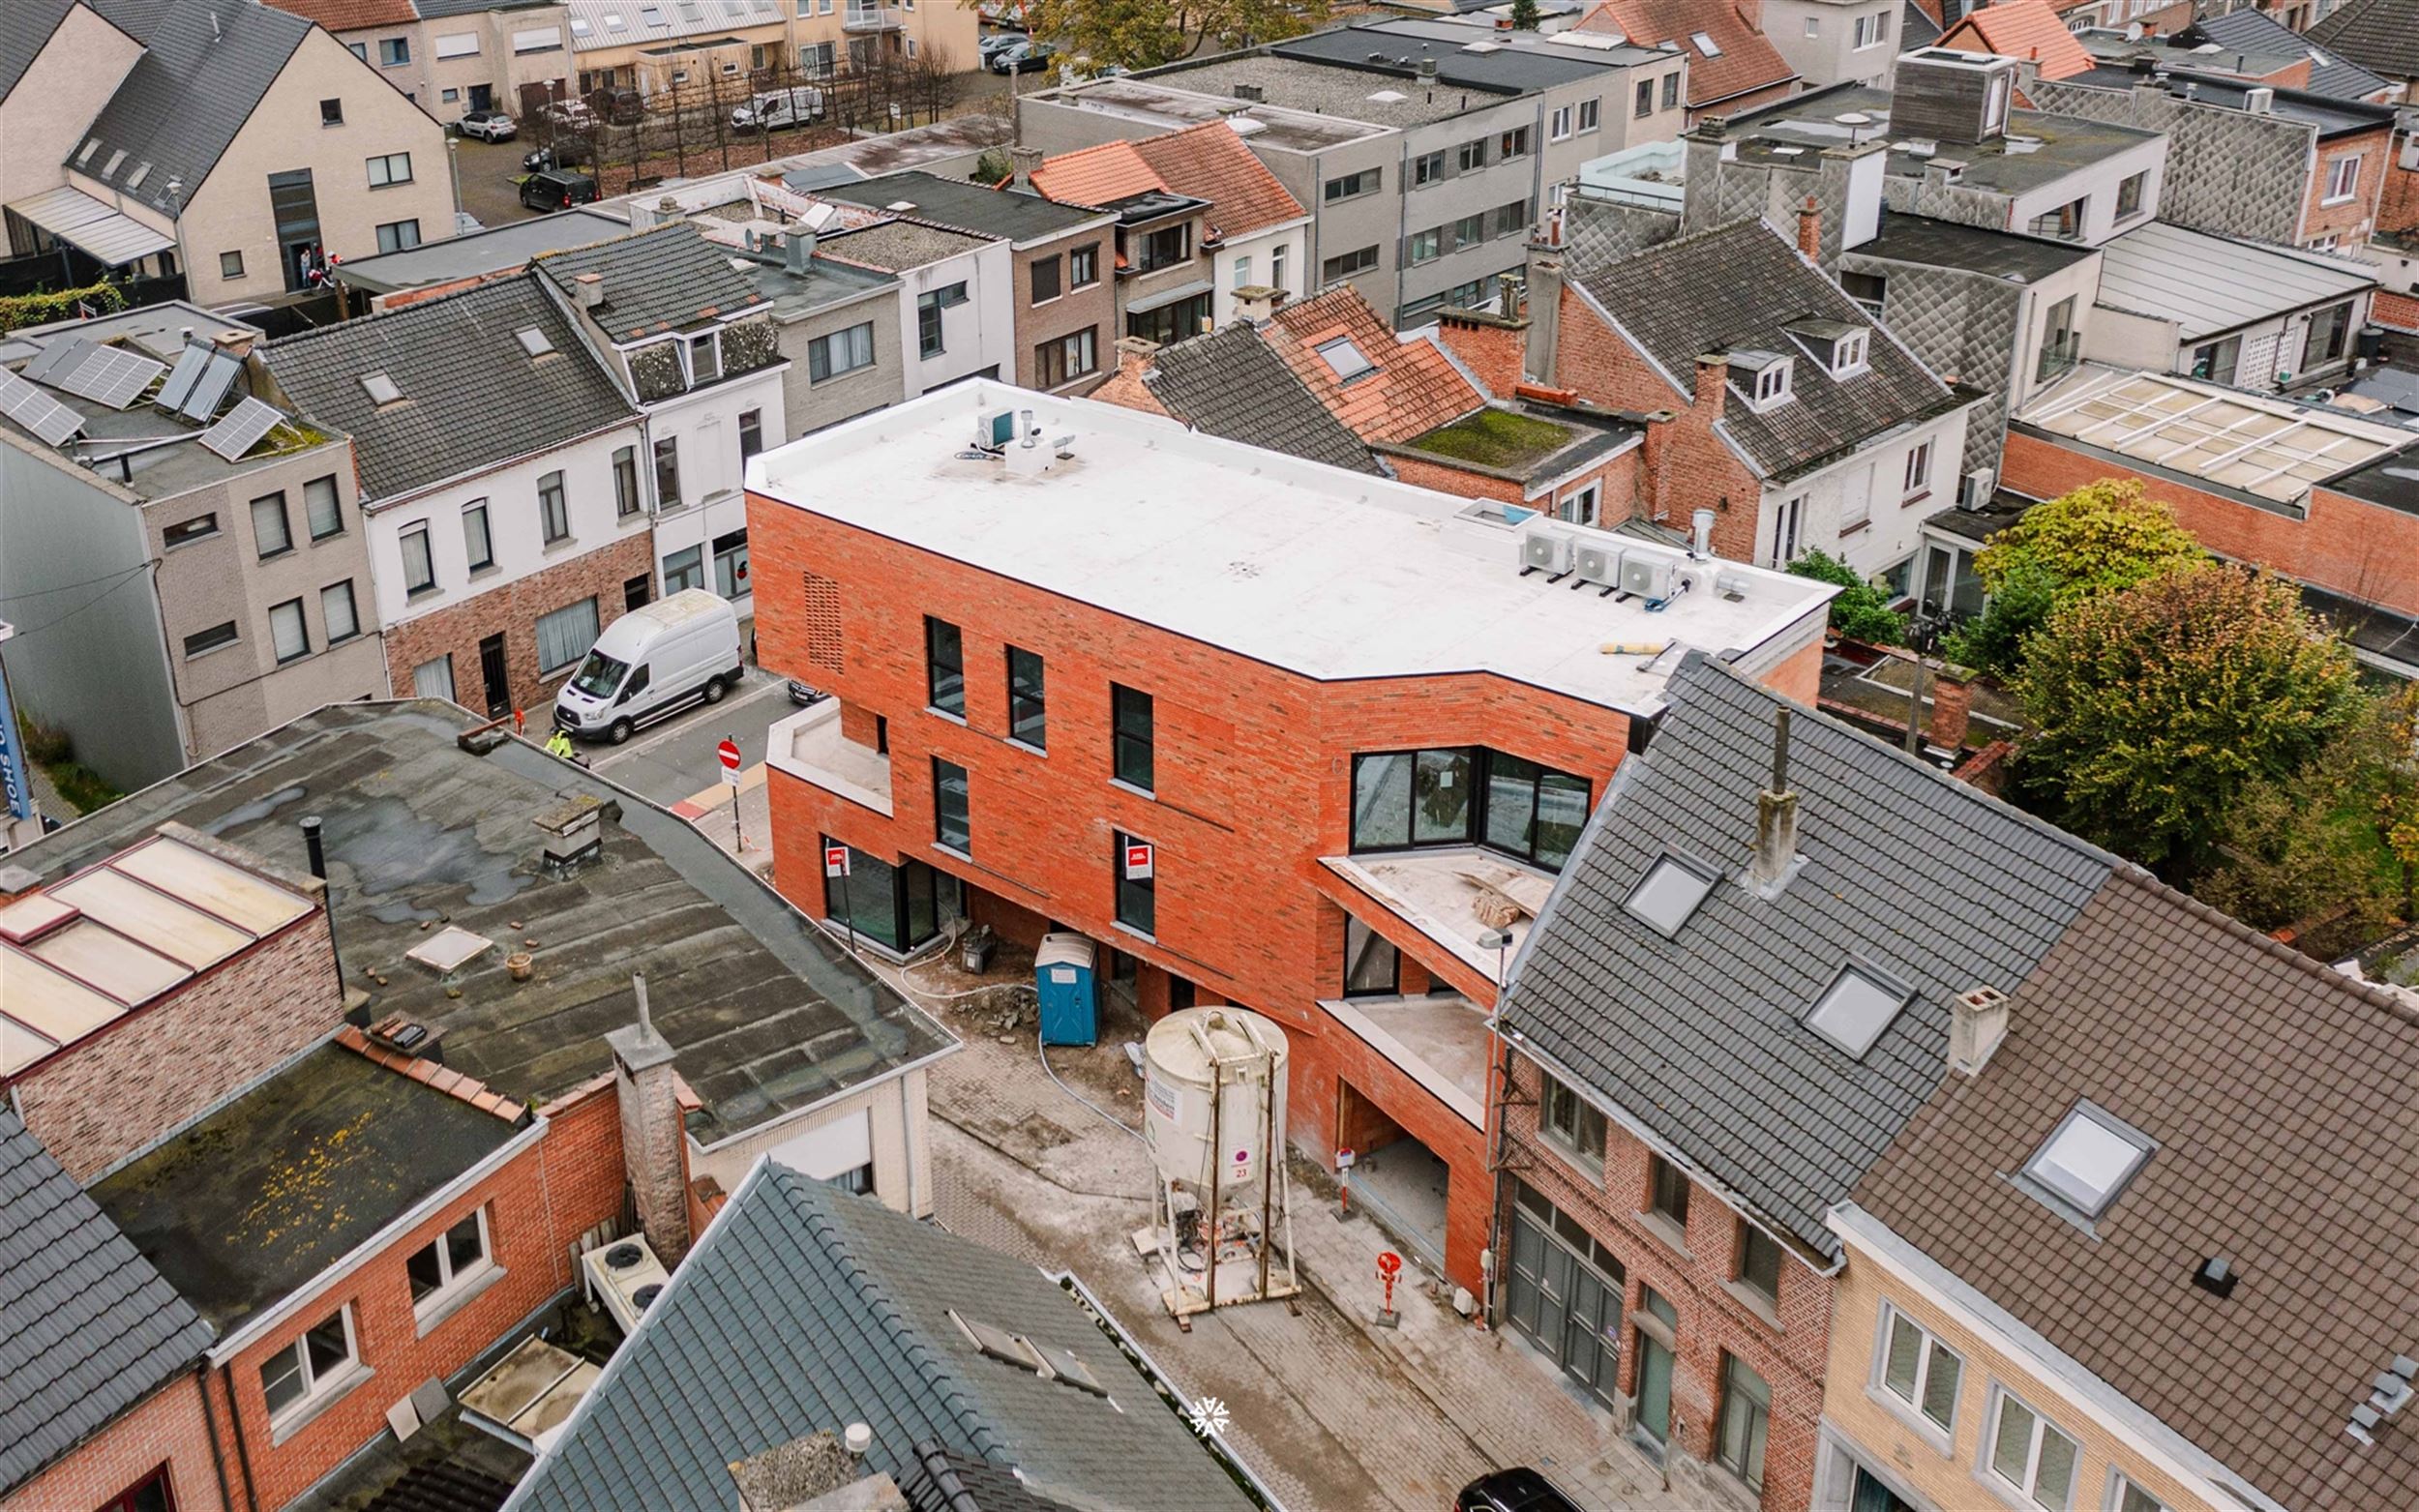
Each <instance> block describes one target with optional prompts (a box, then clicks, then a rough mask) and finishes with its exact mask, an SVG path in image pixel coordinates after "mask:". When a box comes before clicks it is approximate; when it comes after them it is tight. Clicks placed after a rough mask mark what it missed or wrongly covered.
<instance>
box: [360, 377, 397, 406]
mask: <svg viewBox="0 0 2419 1512" xmlns="http://www.w3.org/2000/svg"><path fill="white" fill-rule="evenodd" d="M361 387H362V391H363V392H364V393H366V394H368V395H369V396H370V402H371V403H373V404H392V403H394V402H395V401H396V400H399V399H402V398H403V390H401V389H399V388H397V387H396V386H395V380H394V379H393V378H390V377H388V376H387V375H386V374H385V373H383V372H365V373H363V374H362V375H361Z"/></svg>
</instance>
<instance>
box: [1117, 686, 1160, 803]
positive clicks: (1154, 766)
mask: <svg viewBox="0 0 2419 1512" xmlns="http://www.w3.org/2000/svg"><path fill="white" fill-rule="evenodd" d="M1137 699H1139V700H1140V705H1139V708H1137V706H1136V703H1135V700H1137ZM1137 713H1138V714H1139V716H1140V717H1139V719H1136V718H1133V717H1132V716H1134V715H1136V714H1137ZM1109 747H1110V750H1109V775H1110V776H1111V777H1112V778H1114V779H1115V780H1116V781H1118V782H1120V783H1122V784H1124V785H1125V786H1128V787H1131V788H1133V789H1134V790H1135V791H1137V792H1146V793H1150V794H1153V795H1154V796H1155V795H1156V794H1157V793H1158V791H1159V788H1158V781H1159V706H1158V702H1157V700H1156V699H1154V698H1153V697H1151V696H1150V694H1148V693H1145V692H1143V691H1142V690H1141V689H1140V688H1129V687H1127V686H1126V685H1125V684H1123V683H1111V684H1110V685H1109ZM1129 753H1131V756H1129ZM1132 756H1139V760H1138V761H1137V760H1135V759H1133V758H1132ZM1137 771H1139V772H1140V774H1141V775H1140V776H1139V777H1137V776H1135V775H1134V773H1136V772H1137Z"/></svg>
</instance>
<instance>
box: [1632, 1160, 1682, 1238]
mask: <svg viewBox="0 0 2419 1512" xmlns="http://www.w3.org/2000/svg"><path fill="white" fill-rule="evenodd" d="M1693 1186H1694V1183H1693V1182H1691V1181H1690V1180H1689V1179H1688V1173H1687V1171H1683V1170H1681V1169H1680V1167H1679V1166H1677V1165H1675V1164H1674V1163H1672V1162H1671V1161H1670V1160H1668V1159H1665V1158H1664V1157H1663V1156H1662V1155H1660V1154H1657V1153H1656V1152H1654V1151H1652V1150H1650V1151H1648V1152H1647V1157H1646V1205H1645V1206H1644V1207H1642V1208H1640V1209H1639V1211H1640V1212H1641V1213H1643V1214H1645V1215H1646V1216H1648V1217H1650V1218H1659V1219H1661V1220H1662V1221H1663V1222H1664V1223H1667V1224H1669V1225H1670V1226H1671V1227H1672V1228H1674V1229H1677V1230H1679V1231H1680V1232H1681V1233H1682V1234H1683V1235H1684V1236H1685V1235H1686V1234H1687V1231H1688V1199H1689V1194H1690V1189H1691V1187H1693Z"/></svg>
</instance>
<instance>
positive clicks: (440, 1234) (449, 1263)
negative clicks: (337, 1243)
mask: <svg viewBox="0 0 2419 1512" xmlns="http://www.w3.org/2000/svg"><path fill="white" fill-rule="evenodd" d="M463 1218H475V1219H477V1220H478V1224H479V1259H478V1260H477V1261H476V1262H475V1263H474V1264H472V1265H471V1266H470V1267H469V1268H468V1269H466V1270H456V1269H455V1268H454V1257H453V1253H452V1252H451V1251H450V1250H449V1249H448V1248H447V1247H446V1242H445V1241H446V1240H447V1239H448V1238H449V1237H451V1236H452V1234H453V1231H454V1230H457V1229H459V1228H461V1227H462V1222H463V1220H462V1218H457V1219H455V1220H454V1221H453V1222H452V1223H450V1224H447V1225H446V1226H445V1227H444V1228H442V1229H440V1230H437V1231H436V1233H435V1234H434V1236H433V1237H432V1238H431V1239H430V1240H429V1242H428V1243H426V1244H424V1245H422V1246H420V1249H419V1250H414V1251H412V1252H411V1256H407V1257H405V1260H406V1262H408V1260H410V1259H411V1258H412V1257H416V1256H417V1255H419V1253H420V1250H432V1249H433V1250H434V1251H436V1273H437V1278H438V1279H437V1284H436V1288H435V1290H432V1291H431V1292H429V1294H428V1295H426V1296H421V1297H414V1298H413V1299H412V1303H411V1316H412V1320H413V1321H414V1322H416V1323H418V1324H419V1326H420V1331H421V1332H422V1333H423V1334H425V1333H427V1332H428V1330H429V1328H430V1327H431V1326H432V1325H433V1324H434V1323H436V1322H437V1321H439V1320H440V1319H443V1318H444V1317H445V1316H446V1315H448V1314H450V1313H451V1312H452V1311H453V1309H454V1307H455V1306H456V1304H458V1303H459V1302H460V1301H461V1300H462V1299H463V1290H464V1289H466V1288H468V1287H471V1286H473V1285H475V1284H477V1282H478V1281H479V1280H480V1278H482V1277H484V1276H486V1275H487V1274H488V1273H489V1272H491V1271H493V1270H495V1269H496V1268H497V1266H496V1263H495V1234H494V1230H493V1229H491V1228H490V1227H489V1226H488V1215H487V1205H486V1204H485V1203H481V1204H480V1205H479V1206H477V1207H474V1208H472V1209H471V1210H470V1211H469V1212H467V1213H464V1214H463ZM403 1284H404V1286H405V1287H409V1286H410V1284H411V1280H410V1272H409V1270H406V1271H405V1272H404V1280H403Z"/></svg>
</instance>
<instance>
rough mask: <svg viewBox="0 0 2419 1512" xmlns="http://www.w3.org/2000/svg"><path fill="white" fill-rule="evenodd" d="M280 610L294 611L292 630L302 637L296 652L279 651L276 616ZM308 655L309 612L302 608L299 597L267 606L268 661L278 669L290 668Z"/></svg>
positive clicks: (309, 636)
mask: <svg viewBox="0 0 2419 1512" xmlns="http://www.w3.org/2000/svg"><path fill="white" fill-rule="evenodd" d="M282 609H292V610H293V611H294V629H295V631H296V632H297V633H298V634H299V635H300V636H301V637H302V645H301V647H300V648H299V649H297V650H293V651H284V650H281V649H280V648H279V646H278V624H277V616H278V613H279V611H280V610H282ZM310 655H311V613H310V611H309V610H308V609H306V608H303V601H302V600H301V599H300V598H299V597H297V598H291V599H283V600H280V601H279V602H278V603H275V604H272V605H270V606H269V657H270V659H271V660H272V661H273V662H274V663H275V664H276V665H277V666H279V667H291V666H292V665H293V664H295V663H296V662H299V661H302V660H304V659H305V658H307V657H309V656H310Z"/></svg>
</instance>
